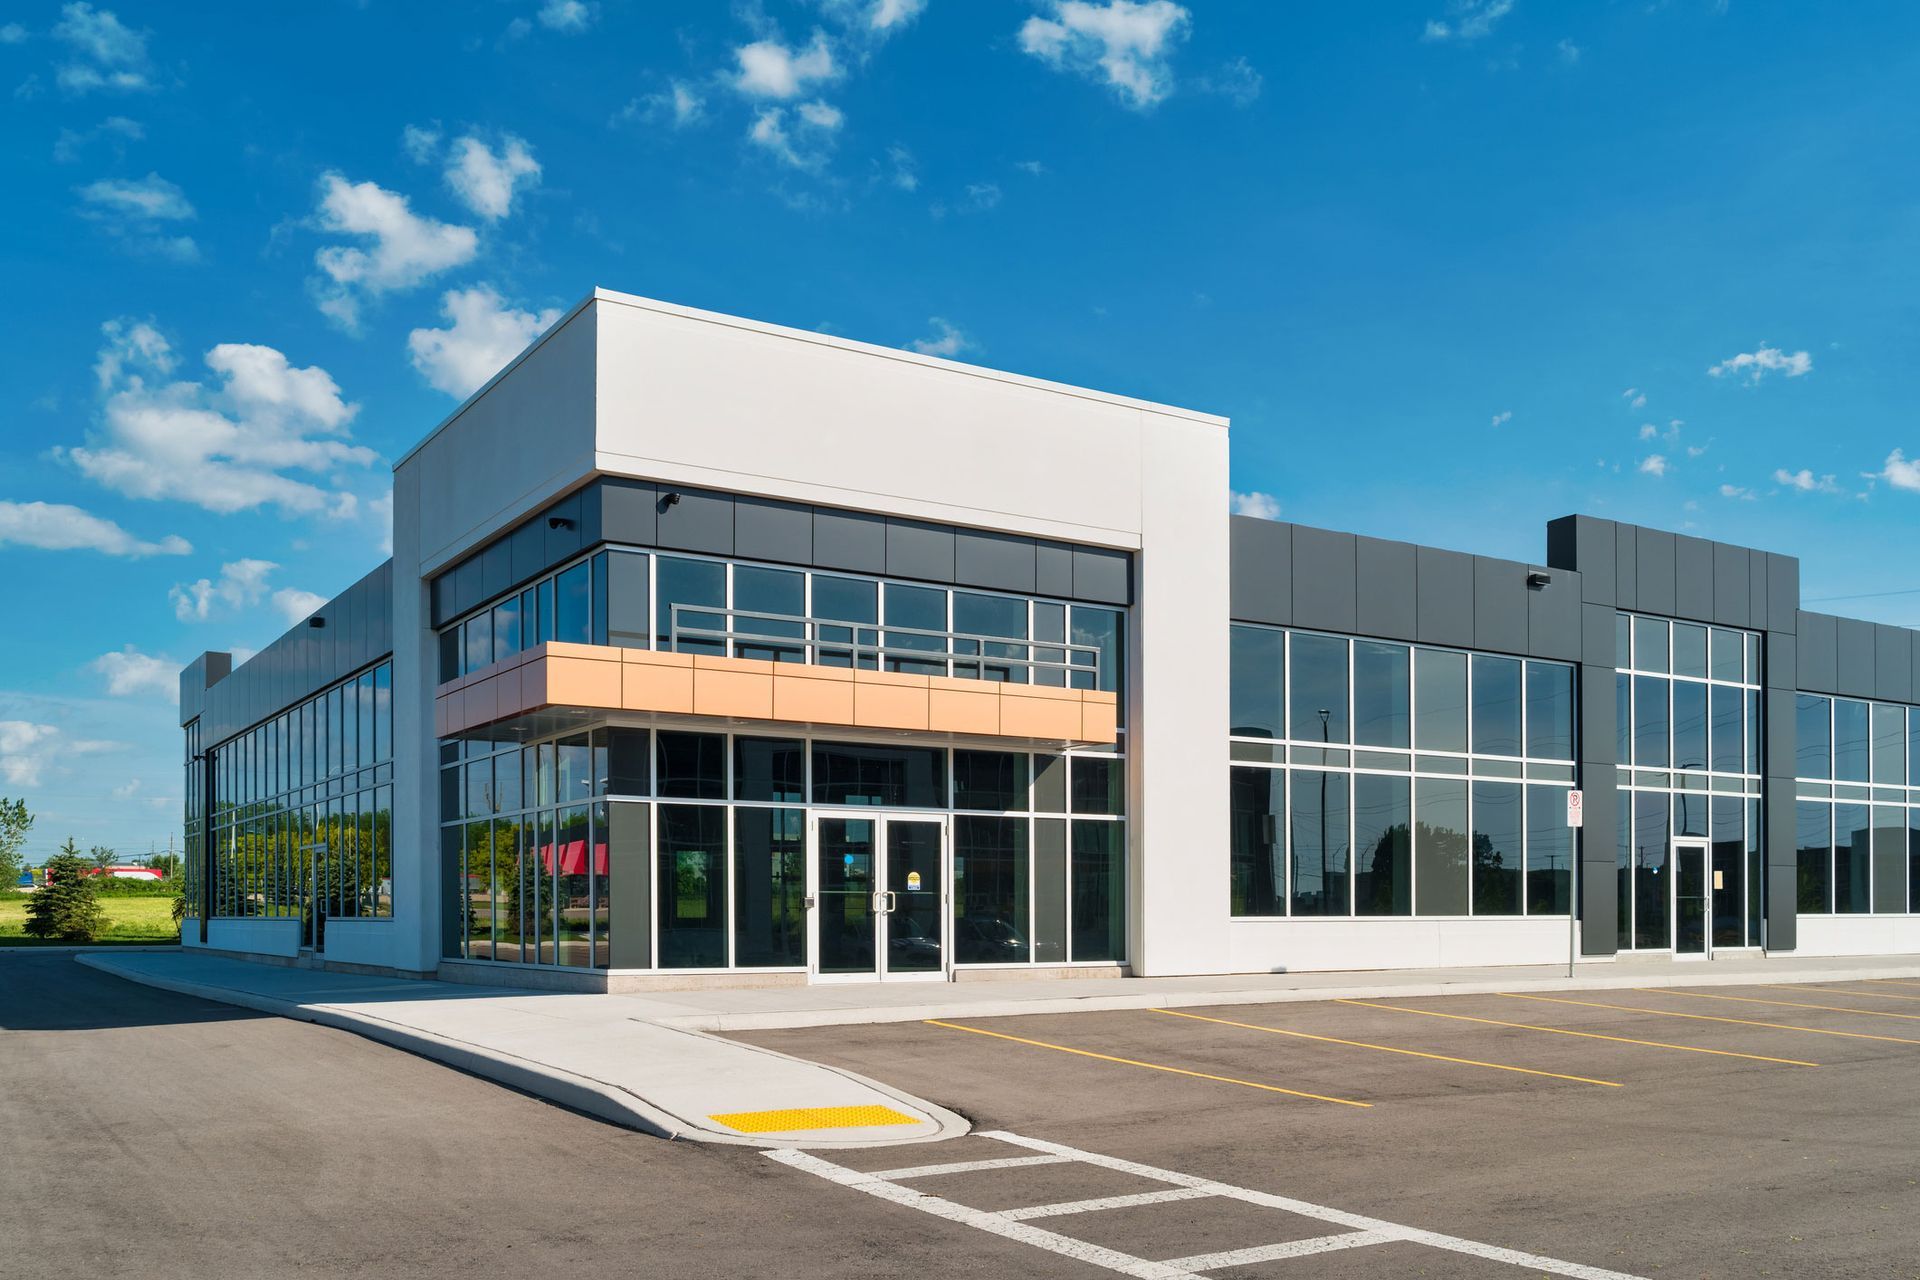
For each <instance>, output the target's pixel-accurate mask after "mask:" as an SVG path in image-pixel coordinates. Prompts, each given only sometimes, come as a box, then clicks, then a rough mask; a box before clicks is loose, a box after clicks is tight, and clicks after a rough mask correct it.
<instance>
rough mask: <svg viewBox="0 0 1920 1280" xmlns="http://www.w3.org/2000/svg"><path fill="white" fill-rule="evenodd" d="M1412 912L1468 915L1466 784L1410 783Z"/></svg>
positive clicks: (1421, 780)
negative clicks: (1414, 884)
mask: <svg viewBox="0 0 1920 1280" xmlns="http://www.w3.org/2000/svg"><path fill="white" fill-rule="evenodd" d="M1413 819H1414V823H1413V865H1414V876H1415V883H1416V886H1417V887H1416V891H1415V897H1414V909H1415V910H1416V911H1418V912H1419V913H1420V914H1421V915H1423V916H1463V915H1466V914H1467V900H1468V899H1467V784H1466V782H1465V781H1464V780H1456V779H1453V778H1415V779H1414V782H1413Z"/></svg>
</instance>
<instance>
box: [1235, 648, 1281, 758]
mask: <svg viewBox="0 0 1920 1280" xmlns="http://www.w3.org/2000/svg"><path fill="white" fill-rule="evenodd" d="M1285 654H1286V633H1285V632H1282V631H1272V630H1269V629H1267V628H1265V627H1240V626H1236V627H1234V628H1233V633H1232V640H1231V650H1230V657H1229V664H1230V674H1229V677H1228V697H1229V699H1230V705H1229V717H1228V723H1229V724H1230V725H1231V728H1230V729H1229V732H1230V733H1232V734H1233V735H1234V736H1236V737H1241V738H1284V737H1286V709H1285V705H1284V695H1285V691H1286V687H1287V686H1286V658H1285Z"/></svg>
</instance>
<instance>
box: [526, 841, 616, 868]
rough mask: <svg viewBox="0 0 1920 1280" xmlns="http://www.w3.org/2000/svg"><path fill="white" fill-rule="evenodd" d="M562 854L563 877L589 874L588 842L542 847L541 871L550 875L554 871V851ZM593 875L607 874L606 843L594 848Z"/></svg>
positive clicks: (572, 842) (560, 859)
mask: <svg viewBox="0 0 1920 1280" xmlns="http://www.w3.org/2000/svg"><path fill="white" fill-rule="evenodd" d="M556 848H557V849H558V850H559V853H560V858H559V861H560V874H561V875H563V876H584V875H586V874H587V842H586V841H585V840H569V841H567V842H565V843H564V844H560V845H551V844H543V845H541V846H540V869H541V870H542V871H545V872H546V873H547V874H548V875H552V874H553V870H554V850H555V849H556ZM593 874H594V875H596V876H604V875H606V874H607V846H606V844H605V843H604V842H602V843H598V844H595V845H594V846H593Z"/></svg>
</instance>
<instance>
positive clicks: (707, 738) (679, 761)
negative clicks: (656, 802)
mask: <svg viewBox="0 0 1920 1280" xmlns="http://www.w3.org/2000/svg"><path fill="white" fill-rule="evenodd" d="M654 741H655V742H656V743H657V744H658V745H657V748H656V750H655V757H656V759H657V760H658V762H659V770H660V794H661V795H663V796H683V797H685V798H687V799H689V800H724V799H726V797H727V739H726V735H725V734H719V733H671V732H668V731H666V730H664V729H663V730H661V731H660V732H659V733H657V734H655V735H654ZM565 775H566V770H565V767H564V752H563V767H562V769H561V783H562V786H563V787H564V785H565V781H566V777H565Z"/></svg>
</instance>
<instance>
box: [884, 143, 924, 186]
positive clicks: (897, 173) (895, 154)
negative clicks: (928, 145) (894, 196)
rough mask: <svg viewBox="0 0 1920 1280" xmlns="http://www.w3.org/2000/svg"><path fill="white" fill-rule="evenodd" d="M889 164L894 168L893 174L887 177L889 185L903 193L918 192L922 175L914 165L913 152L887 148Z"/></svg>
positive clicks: (904, 149)
mask: <svg viewBox="0 0 1920 1280" xmlns="http://www.w3.org/2000/svg"><path fill="white" fill-rule="evenodd" d="M887 162H888V163H889V164H890V165H892V166H893V172H892V173H890V174H888V175H887V184H888V185H889V186H893V187H897V188H899V189H900V190H902V191H916V190H918V189H919V187H920V175H919V173H918V172H916V171H915V169H914V165H913V152H911V151H909V150H907V149H906V148H905V147H901V146H892V147H888V148H887Z"/></svg>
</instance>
